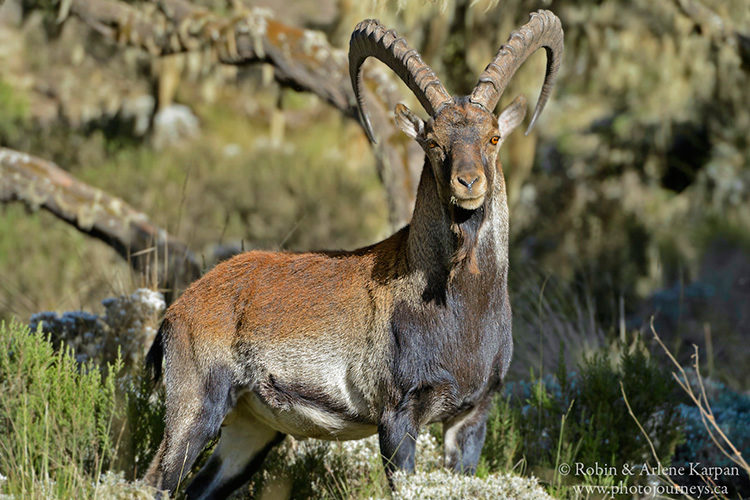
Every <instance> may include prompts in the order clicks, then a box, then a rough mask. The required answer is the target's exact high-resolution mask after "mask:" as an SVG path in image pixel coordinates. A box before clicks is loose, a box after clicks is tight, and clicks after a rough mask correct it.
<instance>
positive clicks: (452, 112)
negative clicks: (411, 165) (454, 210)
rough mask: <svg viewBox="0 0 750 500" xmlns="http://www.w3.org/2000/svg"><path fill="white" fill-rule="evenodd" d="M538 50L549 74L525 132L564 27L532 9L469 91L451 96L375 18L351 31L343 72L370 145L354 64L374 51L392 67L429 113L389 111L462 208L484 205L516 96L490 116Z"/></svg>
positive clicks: (446, 198)
mask: <svg viewBox="0 0 750 500" xmlns="http://www.w3.org/2000/svg"><path fill="white" fill-rule="evenodd" d="M541 47H544V48H545V49H546V50H547V73H546V76H545V80H544V85H543V86H542V91H541V94H540V96H539V100H538V101H537V104H536V109H535V110H534V115H533V118H532V120H531V124H530V125H529V129H528V130H527V133H528V131H529V130H531V128H532V127H533V126H534V123H535V122H536V119H537V118H538V117H539V114H540V113H541V111H542V109H544V105H545V103H546V102H547V99H548V97H549V94H550V91H551V89H552V86H553V84H554V80H555V76H556V74H557V70H558V69H559V67H560V62H561V57H562V49H563V31H562V27H561V25H560V20H559V19H558V18H557V17H556V16H555V15H554V14H552V13H551V12H549V11H539V12H535V13H533V14H531V20H530V21H529V22H528V23H527V24H525V25H524V26H522V27H521V28H520V29H519V30H517V31H515V32H513V33H512V34H511V35H510V38H509V39H508V42H507V43H506V44H505V45H503V46H502V47H500V50H499V51H498V52H497V54H496V55H495V58H494V59H493V60H492V62H490V64H489V65H487V68H486V69H485V70H484V72H483V73H482V74H481V75H480V77H479V82H478V83H477V85H476V87H475V88H474V90H473V91H472V93H471V95H469V96H463V97H451V95H450V94H448V92H447V91H446V90H445V88H444V87H443V85H442V84H441V83H440V80H439V79H438V78H437V76H435V73H434V72H433V71H432V69H430V67H429V66H427V64H425V63H424V62H423V61H422V59H421V57H420V56H419V53H418V52H417V51H416V50H415V49H410V48H409V46H408V45H407V44H406V41H405V40H404V39H403V38H401V37H399V36H398V35H397V34H396V32H395V31H393V30H387V29H386V28H385V27H384V26H383V25H381V24H380V23H379V22H378V21H376V20H372V19H369V20H366V21H362V22H361V23H359V24H358V25H357V27H356V28H355V29H354V33H353V34H352V38H351V43H350V49H349V71H350V75H351V79H352V85H353V87H354V92H355V95H356V97H357V103H358V105H359V109H360V112H361V117H362V121H363V123H364V126H365V130H366V132H367V135H368V137H369V138H370V140H372V141H373V142H374V138H373V133H372V128H371V125H370V121H369V118H368V116H367V111H366V106H365V102H364V99H363V89H362V79H361V78H360V72H361V71H360V69H361V66H362V63H364V61H365V60H366V59H367V58H368V57H370V56H372V57H375V58H377V59H379V60H380V61H382V62H383V63H385V64H387V65H388V66H389V67H390V68H391V69H393V70H394V71H395V72H396V74H397V75H398V76H399V77H400V78H401V79H402V80H403V81H404V83H406V85H408V86H409V88H410V89H411V90H412V92H414V94H415V95H416V96H417V98H418V99H419V102H420V103H421V104H422V106H423V107H424V109H425V110H426V111H427V113H428V114H429V116H430V117H429V119H428V120H427V122H424V121H422V120H421V119H420V118H419V117H418V116H417V115H415V114H414V113H412V112H411V111H410V110H409V109H408V108H407V107H406V106H404V105H403V104H398V105H397V106H396V110H395V111H396V121H397V123H398V125H399V127H400V128H401V129H402V130H403V131H404V132H405V133H406V134H407V135H409V136H410V137H412V138H413V139H415V140H416V141H417V142H418V143H419V144H420V145H421V146H422V148H423V149H424V150H425V153H426V155H427V158H428V159H429V163H430V165H431V166H432V171H433V174H434V176H435V180H436V182H437V186H438V191H439V194H440V198H441V201H442V202H443V203H444V204H446V205H447V206H451V207H459V208H461V209H463V210H465V211H466V210H468V211H473V210H476V209H478V208H480V207H482V206H483V205H484V204H485V202H486V200H487V199H488V198H489V197H491V196H492V193H493V188H494V185H495V177H496V175H495V173H496V167H495V165H496V159H497V152H498V149H499V147H500V145H501V144H502V143H503V141H504V140H505V139H506V138H507V137H508V135H509V134H510V132H511V131H512V130H513V129H514V128H515V127H517V126H518V125H519V124H520V123H521V121H523V118H524V116H525V115H526V101H525V99H524V98H523V97H522V96H519V97H517V98H516V99H515V100H514V101H513V102H512V103H511V104H510V105H509V106H508V107H507V108H505V110H503V112H502V113H500V115H499V117H496V116H495V115H494V110H495V107H496V105H497V103H498V101H499V100H500V97H501V96H502V94H503V91H504V90H505V88H506V87H507V85H508V83H509V82H510V79H511V78H512V77H513V74H514V73H515V72H516V70H517V69H518V68H519V67H520V66H521V64H523V62H524V61H525V60H526V59H527V58H528V57H529V56H530V55H531V54H532V53H533V52H535V51H536V50H537V49H539V48H541Z"/></svg>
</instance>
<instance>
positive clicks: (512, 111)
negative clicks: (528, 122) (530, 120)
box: [497, 95, 526, 143]
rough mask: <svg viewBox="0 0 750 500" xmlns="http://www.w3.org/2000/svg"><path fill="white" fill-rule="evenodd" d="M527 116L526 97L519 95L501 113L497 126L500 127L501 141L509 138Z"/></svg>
mask: <svg viewBox="0 0 750 500" xmlns="http://www.w3.org/2000/svg"><path fill="white" fill-rule="evenodd" d="M525 116H526V98H525V97H524V96H522V95H519V96H518V97H516V98H515V99H513V102H511V103H510V104H508V106H507V107H506V108H505V109H504V110H503V112H502V113H500V116H499V117H498V118H497V126H498V128H499V129H500V142H501V143H502V142H503V141H504V140H505V139H507V138H508V136H509V135H510V133H511V132H513V130H514V129H515V128H516V127H517V126H519V125H520V124H521V122H522V121H523V119H524V117H525Z"/></svg>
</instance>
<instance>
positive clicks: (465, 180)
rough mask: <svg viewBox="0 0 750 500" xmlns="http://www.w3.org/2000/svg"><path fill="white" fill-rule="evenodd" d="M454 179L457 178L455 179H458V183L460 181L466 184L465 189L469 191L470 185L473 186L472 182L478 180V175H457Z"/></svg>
mask: <svg viewBox="0 0 750 500" xmlns="http://www.w3.org/2000/svg"><path fill="white" fill-rule="evenodd" d="M456 180H457V181H458V182H459V183H461V184H463V185H464V186H466V188H467V189H468V190H469V191H471V186H473V185H474V183H475V182H477V181H478V180H479V176H478V175H477V176H472V175H469V176H464V175H459V176H458V177H457V178H456Z"/></svg>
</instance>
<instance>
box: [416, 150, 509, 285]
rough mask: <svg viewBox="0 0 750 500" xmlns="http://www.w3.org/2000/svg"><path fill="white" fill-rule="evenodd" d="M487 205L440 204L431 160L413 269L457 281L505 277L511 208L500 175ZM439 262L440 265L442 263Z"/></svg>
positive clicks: (423, 182) (419, 205)
mask: <svg viewBox="0 0 750 500" xmlns="http://www.w3.org/2000/svg"><path fill="white" fill-rule="evenodd" d="M494 181H495V182H494V187H493V189H492V190H491V192H488V194H487V199H486V200H485V202H484V204H483V205H482V206H481V207H480V208H478V209H476V210H472V211H467V210H464V209H462V208H460V207H458V206H455V205H449V206H446V205H445V204H443V203H442V202H441V200H440V197H439V194H438V187H437V184H436V181H435V177H434V175H433V173H432V167H431V165H430V164H429V160H428V159H426V158H425V165H424V167H423V169H422V176H421V179H420V181H419V188H418V190H417V200H416V205H415V208H414V215H413V216H412V221H411V224H410V229H409V237H408V243H407V255H408V259H409V267H410V269H412V270H416V271H424V272H425V274H426V275H427V277H428V280H429V279H430V278H433V279H435V278H443V279H444V280H449V281H453V280H454V278H457V277H458V276H459V275H461V274H464V273H466V274H482V273H490V274H493V275H494V274H496V273H500V274H502V275H503V278H504V276H505V274H506V269H507V257H506V253H507V252H506V249H507V245H508V222H507V221H508V216H507V213H508V209H507V205H506V202H505V191H504V189H505V185H504V182H503V178H502V174H501V173H500V172H499V171H498V172H497V174H496V178H495V179H494ZM438 264H439V265H438Z"/></svg>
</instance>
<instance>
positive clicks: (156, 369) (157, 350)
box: [146, 319, 168, 382]
mask: <svg viewBox="0 0 750 500" xmlns="http://www.w3.org/2000/svg"><path fill="white" fill-rule="evenodd" d="M167 326H168V325H167V320H166V319H165V320H164V321H162V322H161V325H160V326H159V331H158V332H157V333H156V337H154V343H153V344H151V348H150V349H149V350H148V354H146V368H147V369H148V370H150V371H151V373H152V374H153V379H154V382H158V381H159V379H160V378H161V368H162V366H161V365H162V360H163V359H164V331H165V330H166V329H167Z"/></svg>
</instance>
